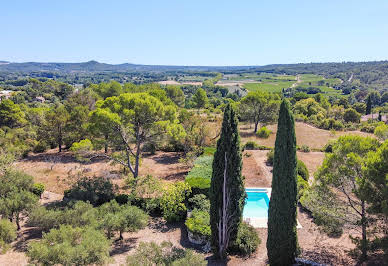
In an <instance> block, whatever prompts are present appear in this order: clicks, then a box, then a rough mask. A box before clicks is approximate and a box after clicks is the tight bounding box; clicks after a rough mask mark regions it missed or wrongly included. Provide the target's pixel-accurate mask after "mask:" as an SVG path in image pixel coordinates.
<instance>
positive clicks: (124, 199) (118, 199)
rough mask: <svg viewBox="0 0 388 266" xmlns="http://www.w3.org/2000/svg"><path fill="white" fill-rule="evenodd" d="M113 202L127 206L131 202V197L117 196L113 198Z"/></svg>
mask: <svg viewBox="0 0 388 266" xmlns="http://www.w3.org/2000/svg"><path fill="white" fill-rule="evenodd" d="M115 200H116V202H117V203H118V204H121V205H122V204H127V203H130V202H131V197H130V196H129V195H127V194H118V195H116V196H115Z"/></svg>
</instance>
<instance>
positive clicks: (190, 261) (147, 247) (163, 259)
mask: <svg viewBox="0 0 388 266" xmlns="http://www.w3.org/2000/svg"><path fill="white" fill-rule="evenodd" d="M126 265H127V266H150V265H160V266H164V265H171V266H197V265H198V266H205V265H207V263H206V261H205V260H204V259H203V257H202V256H201V255H199V254H196V253H194V252H193V251H192V250H189V249H186V250H185V249H180V248H177V247H174V246H173V245H172V243H171V242H166V241H164V242H162V243H161V244H157V243H155V242H149V243H145V242H141V243H140V244H139V246H138V247H137V249H136V251H135V253H134V254H133V255H130V256H128V257H127V263H126Z"/></svg>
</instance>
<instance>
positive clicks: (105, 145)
mask: <svg viewBox="0 0 388 266" xmlns="http://www.w3.org/2000/svg"><path fill="white" fill-rule="evenodd" d="M104 153H108V135H105V143H104Z"/></svg>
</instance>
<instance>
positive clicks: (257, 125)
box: [253, 121, 259, 134]
mask: <svg viewBox="0 0 388 266" xmlns="http://www.w3.org/2000/svg"><path fill="white" fill-rule="evenodd" d="M258 127H259V121H255V129H254V131H253V133H255V134H256V132H257V128H258Z"/></svg>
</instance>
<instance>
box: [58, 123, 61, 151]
mask: <svg viewBox="0 0 388 266" xmlns="http://www.w3.org/2000/svg"><path fill="white" fill-rule="evenodd" d="M58 151H59V152H61V151H62V128H61V127H58Z"/></svg>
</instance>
